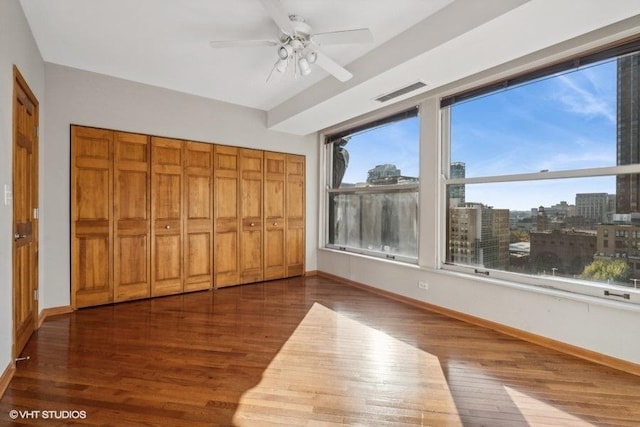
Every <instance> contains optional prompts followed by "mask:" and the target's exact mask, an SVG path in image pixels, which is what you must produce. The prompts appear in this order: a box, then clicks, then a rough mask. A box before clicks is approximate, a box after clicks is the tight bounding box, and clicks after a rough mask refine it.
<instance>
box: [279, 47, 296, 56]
mask: <svg viewBox="0 0 640 427" xmlns="http://www.w3.org/2000/svg"><path fill="white" fill-rule="evenodd" d="M292 53H293V48H292V47H291V46H290V45H288V44H284V45H282V46H280V48H278V56H279V57H280V59H287V58H289V57H290V56H291V54H292Z"/></svg>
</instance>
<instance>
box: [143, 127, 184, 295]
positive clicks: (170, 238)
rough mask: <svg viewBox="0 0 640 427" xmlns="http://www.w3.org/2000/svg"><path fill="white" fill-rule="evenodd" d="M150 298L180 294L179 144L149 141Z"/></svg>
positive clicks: (180, 158) (165, 140)
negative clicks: (150, 150)
mask: <svg viewBox="0 0 640 427" xmlns="http://www.w3.org/2000/svg"><path fill="white" fill-rule="evenodd" d="M151 147H152V153H151V176H152V178H151V224H152V225H151V241H152V244H151V295H152V296H159V295H168V294H175V293H180V292H182V291H183V289H184V287H183V263H182V262H183V256H182V238H183V177H182V169H183V141H180V140H175V139H166V138H156V137H153V138H151Z"/></svg>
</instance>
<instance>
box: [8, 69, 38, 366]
mask: <svg viewBox="0 0 640 427" xmlns="http://www.w3.org/2000/svg"><path fill="white" fill-rule="evenodd" d="M18 87H19V88H20V89H21V90H22V91H23V92H24V93H25V94H26V96H27V98H28V99H29V101H30V102H31V103H32V104H33V106H34V108H35V112H34V115H35V122H36V133H35V135H34V147H33V158H34V165H33V166H34V167H33V171H32V174H33V176H32V178H33V181H32V182H33V186H34V188H33V196H32V197H33V206H32V207H33V208H34V209H38V207H39V203H38V201H39V169H40V160H39V134H38V128H39V127H40V107H39V103H38V99H37V98H36V96H35V94H34V93H33V91H32V90H31V88H30V87H29V85H28V84H27V81H26V80H25V78H24V77H23V76H22V74H21V73H20V71H19V70H18V67H17V66H16V65H14V66H13V100H12V102H13V117H12V120H11V124H12V134H13V138H12V139H13V145H12V165H11V183H12V184H11V187H12V188H11V191H12V196H13V203H12V220H11V222H12V229H11V233H12V236H11V238H12V245H11V274H12V276H11V281H12V322H11V323H12V339H13V343H12V346H11V347H12V358H13V360H15V359H16V358H17V357H18V356H19V355H20V354H19V353H20V352H21V351H22V349H20V350H19V349H18V348H17V344H18V343H17V339H18V337H17V327H18V325H17V322H16V317H17V315H16V310H17V309H18V307H16V303H15V302H16V299H17V296H18V292H19V289H18V280H17V277H18V275H17V271H16V264H15V259H16V256H17V255H16V252H17V251H16V245H15V244H14V243H13V233H15V230H16V228H17V226H16V203H15V200H16V193H15V188H14V184H15V177H16V163H17V162H16V147H17V145H18ZM34 214H35V212H34V213H32V220H33V228H32V243H31V248H32V249H31V254H30V255H31V257H32V259H33V264H32V265H33V269H34V271H33V272H32V274H33V284H32V286H33V289H32V290H31V293H32V294H33V299H34V301H33V303H34V313H33V331H35V330H36V329H37V328H38V317H39V316H38V313H39V310H38V305H39V304H38V295H37V293H38V289H39V283H40V280H39V276H38V263H39V260H38V253H39V250H38V249H39V246H38V245H39V239H38V235H39V224H38V219H37V218H36V217H35V215H34ZM37 216H38V217H39V212H38V215H37Z"/></svg>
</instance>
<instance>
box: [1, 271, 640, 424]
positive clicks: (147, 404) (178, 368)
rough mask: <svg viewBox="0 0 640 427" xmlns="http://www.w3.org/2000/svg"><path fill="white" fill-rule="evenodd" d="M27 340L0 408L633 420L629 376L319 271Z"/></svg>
mask: <svg viewBox="0 0 640 427" xmlns="http://www.w3.org/2000/svg"><path fill="white" fill-rule="evenodd" d="M23 354H24V355H29V356H31V359H30V360H28V361H24V362H20V363H19V364H18V366H17V370H16V372H15V374H14V376H13V379H12V380H11V382H10V383H9V386H8V388H7V391H6V393H5V395H4V397H3V398H2V400H0V417H5V418H0V420H2V421H4V420H7V418H6V417H7V414H8V413H9V411H10V410H11V409H17V410H45V409H46V410H70V409H71V410H83V411H86V414H87V415H86V419H85V420H83V421H84V422H86V423H89V424H92V425H113V424H114V423H115V424H117V425H124V426H127V425H163V426H165V425H166V426H170V425H238V426H242V425H259V426H269V425H274V426H276V425H287V426H296V425H304V426H330V425H371V426H410V425H416V426H417V425H446V426H457V425H491V426H509V427H511V426H527V425H622V426H624V425H626V426H633V425H637V421H638V420H640V405H638V398H637V396H639V395H640V377H638V376H634V375H629V374H626V373H624V372H621V371H618V370H615V369H611V368H609V367H605V366H602V365H598V364H595V363H591V362H588V361H585V360H581V359H579V358H576V357H573V356H570V355H566V354H563V353H560V352H557V351H554V350H551V349H548V348H545V347H541V346H538V345H535V344H532V343H529V342H526V341H523V340H520V339H517V338H514V337H510V336H507V335H504V334H501V333H498V332H495V331H492V330H489V329H486V328H482V327H479V326H476V325H472V324H469V323H465V322H462V321H460V320H456V319H452V318H449V317H446V316H444V315H441V314H438V313H434V312H432V311H428V310H424V309H422V308H418V307H415V306H412V305H409V304H406V303H404V302H400V301H395V300H392V299H390V298H386V297H383V296H381V295H376V294H374V293H372V292H368V291H367V290H365V289H359V288H357V287H354V286H347V285H345V284H342V283H339V282H338V281H336V280H333V279H332V278H327V277H323V276H321V275H320V276H318V275H316V276H312V277H306V278H304V277H296V278H291V279H282V280H275V281H270V282H268V283H265V282H262V283H257V284H254V285H245V286H237V287H228V288H224V289H218V290H215V291H203V292H194V293H188V294H181V295H174V296H170V297H165V298H156V299H148V300H138V301H132V302H127V303H123V304H116V305H110V306H101V307H92V308H85V309H81V310H76V311H75V312H73V313H70V314H64V315H58V316H55V317H49V318H47V320H46V321H45V322H44V323H43V325H42V327H41V328H40V329H39V331H38V333H37V334H35V335H34V337H33V338H32V339H31V340H30V341H29V343H28V344H27V346H26V348H25V351H24V353H23ZM17 421H19V422H22V423H25V424H29V423H31V424H32V425H37V420H35V421H33V422H32V421H30V420H17ZM40 421H41V420H40ZM0 422H1V421H0ZM61 424H63V423H60V422H58V423H57V424H55V423H54V425H61Z"/></svg>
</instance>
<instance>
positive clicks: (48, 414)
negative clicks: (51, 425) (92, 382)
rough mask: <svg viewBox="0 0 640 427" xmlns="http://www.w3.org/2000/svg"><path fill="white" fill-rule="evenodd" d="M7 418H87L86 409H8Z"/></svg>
mask: <svg viewBox="0 0 640 427" xmlns="http://www.w3.org/2000/svg"><path fill="white" fill-rule="evenodd" d="M9 418H11V419H12V420H17V419H21V420H84V419H85V418H87V412H86V411H54V410H47V411H40V410H31V411H18V410H16V409H12V410H10V411H9Z"/></svg>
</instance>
